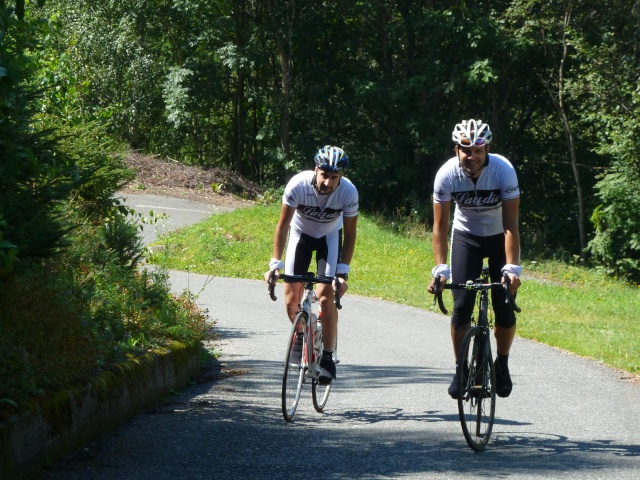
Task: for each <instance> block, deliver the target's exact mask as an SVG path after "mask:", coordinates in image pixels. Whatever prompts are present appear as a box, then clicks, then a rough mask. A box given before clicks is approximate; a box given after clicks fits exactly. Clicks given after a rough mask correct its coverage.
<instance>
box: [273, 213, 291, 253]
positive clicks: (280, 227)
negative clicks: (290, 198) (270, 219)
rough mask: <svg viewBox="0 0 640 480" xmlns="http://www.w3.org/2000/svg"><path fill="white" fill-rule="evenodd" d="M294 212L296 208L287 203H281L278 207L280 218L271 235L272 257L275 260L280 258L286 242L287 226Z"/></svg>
mask: <svg viewBox="0 0 640 480" xmlns="http://www.w3.org/2000/svg"><path fill="white" fill-rule="evenodd" d="M294 213H296V209H295V208H293V207H289V206H288V205H282V208H281V209H280V218H279V219H278V224H277V225H276V232H275V234H274V235H273V258H275V259H277V260H280V259H282V253H283V252H284V246H285V245H286V244H287V234H288V233H289V226H290V225H291V219H292V218H293V214H294Z"/></svg>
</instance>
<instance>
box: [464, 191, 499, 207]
mask: <svg viewBox="0 0 640 480" xmlns="http://www.w3.org/2000/svg"><path fill="white" fill-rule="evenodd" d="M453 199H454V201H455V202H456V203H457V204H458V205H460V206H461V207H495V206H496V205H499V204H500V202H501V201H502V197H500V190H476V191H474V192H454V193H453Z"/></svg>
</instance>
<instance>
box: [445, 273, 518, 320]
mask: <svg viewBox="0 0 640 480" xmlns="http://www.w3.org/2000/svg"><path fill="white" fill-rule="evenodd" d="M503 278H504V283H502V282H494V283H483V282H482V281H480V280H476V281H475V282H474V281H472V280H469V281H468V282H467V283H445V284H444V286H443V287H442V288H443V289H445V290H475V291H477V292H478V291H481V290H491V289H492V288H498V287H502V288H504V291H505V294H506V295H505V297H506V298H505V303H509V304H510V305H511V308H513V310H514V311H515V312H516V313H520V312H521V311H522V310H521V309H520V307H518V305H517V304H516V301H515V298H513V295H511V292H510V291H509V285H510V284H511V280H510V279H509V275H507V274H506V273H505V274H503ZM434 287H435V291H436V292H437V291H438V290H439V287H440V278H439V277H436V279H435V284H434ZM434 297H435V298H434V299H433V303H434V305H435V303H436V299H437V300H438V307H440V311H441V312H442V313H444V314H445V315H447V314H448V313H449V312H448V311H447V309H446V308H445V306H444V302H443V301H442V292H439V293H435V294H434Z"/></svg>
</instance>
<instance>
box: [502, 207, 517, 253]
mask: <svg viewBox="0 0 640 480" xmlns="http://www.w3.org/2000/svg"><path fill="white" fill-rule="evenodd" d="M519 207H520V198H514V199H512V200H504V201H503V202H502V225H503V227H504V236H505V238H504V241H505V242H504V243H505V246H504V248H505V253H506V256H507V263H511V264H513V265H520V231H519V229H518V208H519Z"/></svg>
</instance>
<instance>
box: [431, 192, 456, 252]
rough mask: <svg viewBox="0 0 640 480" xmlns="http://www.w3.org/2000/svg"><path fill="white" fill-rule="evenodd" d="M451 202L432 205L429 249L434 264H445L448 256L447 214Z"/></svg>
mask: <svg viewBox="0 0 640 480" xmlns="http://www.w3.org/2000/svg"><path fill="white" fill-rule="evenodd" d="M450 211H451V202H446V203H435V202H434V204H433V235H432V239H431V248H432V249H433V259H434V260H435V262H436V264H446V263H447V257H448V255H449V213H450Z"/></svg>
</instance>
